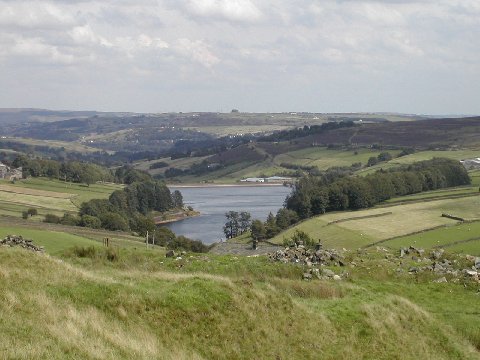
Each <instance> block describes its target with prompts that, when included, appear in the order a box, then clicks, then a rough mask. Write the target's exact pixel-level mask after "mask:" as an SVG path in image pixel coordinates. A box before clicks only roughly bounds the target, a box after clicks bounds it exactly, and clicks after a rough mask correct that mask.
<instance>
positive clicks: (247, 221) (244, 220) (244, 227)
mask: <svg viewBox="0 0 480 360" xmlns="http://www.w3.org/2000/svg"><path fill="white" fill-rule="evenodd" d="M251 225H252V215H251V214H250V213H249V212H246V211H242V212H241V213H240V218H239V230H240V234H243V233H244V232H246V231H248V229H250V226H251Z"/></svg>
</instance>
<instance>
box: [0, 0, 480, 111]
mask: <svg viewBox="0 0 480 360" xmlns="http://www.w3.org/2000/svg"><path fill="white" fill-rule="evenodd" d="M479 37H480V3H479V2H478V1H477V0H402V1H400V0H323V1H314V0H298V1H295V2H293V1H290V0H276V1H273V0H262V1H260V0H104V1H93V0H15V1H13V0H3V1H2V0H0V76H2V79H8V78H10V76H11V75H10V74H19V73H21V74H22V76H24V78H22V77H21V76H16V77H11V82H10V83H5V86H6V87H8V88H9V89H12V90H13V89H15V88H18V89H19V90H18V92H15V91H11V92H9V93H6V94H2V95H3V96H2V97H0V106H9V105H12V104H16V103H20V102H22V101H24V104H25V105H26V106H27V105H28V106H33V105H35V103H38V104H39V105H41V106H42V107H49V105H50V104H52V102H51V100H49V99H54V100H55V101H59V102H62V101H63V102H65V103H66V104H68V99H67V98H66V95H65V97H62V96H63V94H67V93H68V91H69V89H71V88H73V87H75V84H74V83H73V81H74V80H71V81H72V83H71V84H70V86H67V85H65V88H62V89H59V88H55V91H58V94H60V95H58V94H46V93H45V92H37V93H35V92H33V90H32V93H31V94H30V93H29V94H25V96H23V97H20V98H15V97H14V96H15V95H14V94H16V93H21V90H23V89H27V88H32V89H36V88H39V87H40V83H36V82H35V81H37V80H34V79H36V78H38V77H41V76H43V75H44V76H47V74H48V76H50V77H53V78H56V79H60V78H62V79H70V78H72V79H73V78H75V79H77V80H76V81H78V82H80V83H82V86H79V87H78V89H77V90H76V91H77V92H78V93H77V96H76V98H77V99H88V101H87V100H81V101H85V102H80V103H79V106H80V105H81V106H80V107H85V108H87V107H88V108H97V109H102V108H103V109H105V107H106V106H107V105H105V104H102V103H101V101H100V99H105V96H106V95H102V96H86V93H87V89H88V94H93V93H95V89H96V88H99V89H104V91H103V93H102V94H105V93H108V94H109V95H108V96H109V98H108V104H110V105H112V106H114V105H115V103H116V99H117V103H118V104H119V106H125V108H124V110H129V109H128V107H129V106H130V105H131V106H132V107H135V106H136V104H137V102H135V101H133V100H132V101H129V100H128V96H127V95H128V94H130V95H131V97H132V99H134V98H135V99H137V100H138V97H141V98H142V99H150V100H148V101H147V100H142V104H144V105H142V106H145V108H144V109H145V111H147V110H161V109H157V108H156V106H157V102H156V98H155V97H154V96H153V95H152V96H150V95H149V93H150V92H153V93H155V94H157V93H161V94H163V95H164V96H165V99H167V98H168V101H167V100H166V102H165V104H166V105H165V106H166V108H165V109H164V110H187V109H184V108H182V106H187V107H188V101H192V104H198V102H193V100H185V98H186V97H185V96H182V95H181V94H189V96H187V97H188V99H193V98H196V99H198V100H196V101H204V104H205V109H207V110H208V109H210V110H211V109H212V108H213V109H216V102H217V101H219V99H224V100H222V101H230V102H231V104H230V103H229V106H228V107H230V106H231V107H235V104H234V102H235V101H239V103H243V104H245V106H249V107H251V108H249V110H262V109H264V106H265V105H264V104H276V106H277V107H273V105H272V107H270V108H269V110H275V109H277V110H289V109H287V108H288V106H289V99H292V100H291V101H292V102H291V104H295V105H302V106H304V109H301V110H310V109H319V108H318V106H320V105H318V104H323V105H322V106H323V107H322V108H321V109H320V110H325V111H327V110H329V109H333V108H334V109H335V110H342V109H341V107H342V106H345V109H343V110H345V111H347V110H356V109H358V108H359V107H362V106H364V104H380V105H379V108H381V109H382V110H401V108H402V106H404V104H405V103H407V104H408V102H401V101H400V99H401V96H398V94H395V97H396V98H397V100H396V101H398V104H402V105H398V108H395V109H392V108H391V107H392V101H391V99H390V98H389V94H390V95H391V92H392V91H393V90H392V88H395V89H398V91H399V92H400V93H401V94H404V95H405V97H406V98H410V96H411V94H416V95H417V96H416V97H414V96H413V95H412V97H413V100H415V101H417V99H419V100H418V103H419V104H420V105H419V104H417V105H415V106H416V108H417V109H419V110H424V108H429V109H432V111H431V112H433V109H435V106H439V105H438V104H442V106H444V107H448V102H445V101H435V98H434V94H435V90H436V89H440V88H443V89H445V91H446V93H447V94H448V96H449V97H450V98H452V99H457V102H456V103H455V106H457V108H458V104H460V103H461V101H462V99H463V100H464V101H465V107H466V108H469V109H478V112H480V105H478V102H477V101H474V100H473V99H472V100H470V97H469V96H467V95H464V96H461V93H462V92H463V91H464V92H465V93H466V92H467V91H468V94H474V93H479V92H480V85H478V84H480V64H479V63H478V60H477V59H478V57H479V56H480V43H479V42H478V40H477V39H478V38H479ZM39 67H41V68H42V70H41V71H39V69H38V68H39ZM20 70H21V71H20ZM42 74H43V75H42ZM43 81H44V82H45V81H48V79H43ZM425 81H428V82H429V83H431V84H436V86H435V88H433V85H432V89H431V91H428V90H425V86H426V85H424V82H425ZM65 82H66V83H67V82H68V81H67V80H65ZM372 82H374V83H375V88H376V89H378V91H377V92H376V93H375V94H376V95H375V96H378V99H371V98H367V97H368V96H373V93H374V92H370V93H367V92H360V93H361V94H364V95H363V96H365V98H364V99H360V98H358V100H357V95H356V94H358V93H359V91H358V89H359V88H362V89H364V88H368V87H370V86H372ZM459 83H462V84H463V85H464V88H465V90H462V91H457V92H453V89H457V90H458V88H457V87H456V84H459ZM121 84H124V87H122V86H121ZM159 84H161V85H159ZM439 84H442V85H441V86H440V85H439ZM108 85H110V87H108ZM59 86H60V85H59ZM160 86H163V87H165V88H167V89H168V91H166V92H165V90H164V88H161V87H160ZM245 87H247V88H246V90H245ZM327 88H328V89H332V90H331V91H330V92H329V93H328V94H327V93H326V92H325V91H324V89H327ZM422 88H423V89H424V91H423V92H420V90H418V89H422ZM109 89H113V90H111V91H110V90H109ZM133 89H135V92H134V93H132V92H133ZM172 89H175V90H176V91H173V90H172ZM335 89H336V90H335ZM349 89H352V90H351V91H352V92H353V90H356V91H354V92H353V94H354V96H351V95H352V94H351V93H349V91H350V90H349ZM67 90H68V91H67ZM52 91H53V90H52ZM122 91H123V93H122ZM162 91H163V92H162ZM307 91H310V92H311V93H312V94H317V93H318V94H322V96H323V98H322V99H323V100H322V99H314V100H312V99H310V98H309V97H308V96H300V95H299V94H301V93H305V92H307ZM402 91H403V93H402ZM175 94H177V95H175ZM179 94H180V95H179ZM207 94H208V95H207ZM253 94H255V96H253ZM425 94H429V95H428V96H431V98H426V96H427V95H425ZM175 96H177V97H178V98H176V97H175ZM344 98H348V99H349V101H348V102H346V101H344ZM422 98H423V99H424V101H423V103H420V99H422ZM275 99H281V100H278V101H277V102H276V103H275V101H276V100H275ZM442 99H443V97H442ZM467 100H468V101H467ZM42 101H47V103H43V102H42ZM415 101H413V102H412V103H415ZM452 101H453V100H452ZM29 102H32V103H29ZM149 104H150V105H149ZM169 106H172V108H169ZM192 106H193V105H192ZM292 106H293V105H292ZM412 106H413V105H412ZM452 106H453V105H452ZM50 107H53V106H50ZM59 107H66V106H60V105H59ZM407 107H408V106H407ZM111 110H115V108H112V109H111ZM130 110H142V109H136V108H135V109H130ZM365 110H369V111H370V110H371V111H373V110H375V109H365ZM404 110H405V111H406V112H415V109H411V108H405V109H404ZM423 112H428V111H423ZM450 112H453V110H452V111H450ZM462 112H473V111H472V110H470V111H467V110H465V111H462Z"/></svg>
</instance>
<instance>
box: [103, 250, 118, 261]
mask: <svg viewBox="0 0 480 360" xmlns="http://www.w3.org/2000/svg"><path fill="white" fill-rule="evenodd" d="M105 257H106V258H107V260H108V261H111V262H114V261H117V260H118V252H117V250H116V249H114V248H111V247H109V248H107V250H106V251H105Z"/></svg>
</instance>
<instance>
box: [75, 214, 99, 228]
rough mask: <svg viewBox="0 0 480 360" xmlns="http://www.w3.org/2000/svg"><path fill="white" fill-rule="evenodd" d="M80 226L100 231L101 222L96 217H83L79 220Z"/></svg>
mask: <svg viewBox="0 0 480 360" xmlns="http://www.w3.org/2000/svg"><path fill="white" fill-rule="evenodd" d="M80 226H84V227H88V228H91V229H100V228H101V227H102V222H101V221H100V219H99V218H98V217H96V216H91V215H83V216H82V217H81V218H80Z"/></svg>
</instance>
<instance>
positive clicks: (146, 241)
mask: <svg viewBox="0 0 480 360" xmlns="http://www.w3.org/2000/svg"><path fill="white" fill-rule="evenodd" d="M145 243H146V244H147V249H148V230H147V236H146V239H145Z"/></svg>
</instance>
